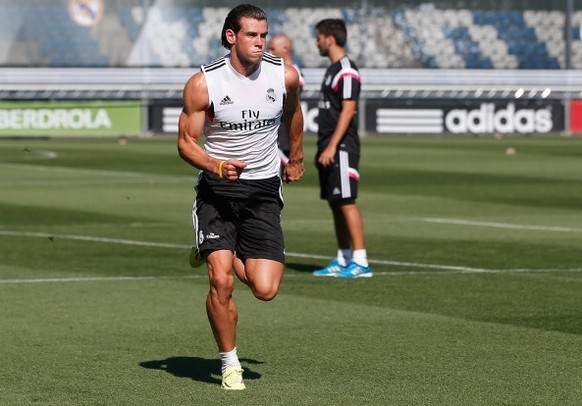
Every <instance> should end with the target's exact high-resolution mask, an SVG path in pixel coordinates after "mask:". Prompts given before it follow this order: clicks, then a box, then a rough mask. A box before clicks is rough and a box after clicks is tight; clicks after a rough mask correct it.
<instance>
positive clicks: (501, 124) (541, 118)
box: [445, 103, 554, 134]
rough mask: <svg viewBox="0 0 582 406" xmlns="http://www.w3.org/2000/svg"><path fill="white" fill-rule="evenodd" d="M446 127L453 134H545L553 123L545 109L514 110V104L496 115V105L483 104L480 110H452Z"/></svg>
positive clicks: (500, 110)
mask: <svg viewBox="0 0 582 406" xmlns="http://www.w3.org/2000/svg"><path fill="white" fill-rule="evenodd" d="M445 126H446V128H447V130H449V131H450V132H452V133H456V134H457V133H458V134H460V133H492V132H499V133H516V132H517V133H548V132H550V131H552V128H553V127H554V122H553V120H552V112H551V111H550V110H548V109H539V110H535V109H519V110H516V109H515V105H514V104H513V103H509V104H508V105H507V107H506V108H504V109H499V110H497V111H495V104H493V103H483V104H481V107H480V108H479V109H475V110H462V109H455V110H451V111H449V112H448V113H447V115H446V117H445Z"/></svg>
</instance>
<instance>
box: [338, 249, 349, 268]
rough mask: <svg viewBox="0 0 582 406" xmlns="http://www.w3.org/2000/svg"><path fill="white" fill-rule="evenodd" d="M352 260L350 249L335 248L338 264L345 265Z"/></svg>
mask: <svg viewBox="0 0 582 406" xmlns="http://www.w3.org/2000/svg"><path fill="white" fill-rule="evenodd" d="M351 260H352V250H349V249H348V250H344V249H338V250H337V262H339V264H340V265H341V266H346V265H347V264H349V263H350V261H351Z"/></svg>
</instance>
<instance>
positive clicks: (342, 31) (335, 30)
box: [315, 18, 348, 47]
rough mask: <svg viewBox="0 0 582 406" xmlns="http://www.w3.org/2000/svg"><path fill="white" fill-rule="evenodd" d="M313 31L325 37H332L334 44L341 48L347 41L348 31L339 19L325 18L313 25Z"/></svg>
mask: <svg viewBox="0 0 582 406" xmlns="http://www.w3.org/2000/svg"><path fill="white" fill-rule="evenodd" d="M315 31H316V32H318V33H321V34H323V35H325V36H326V37H328V36H332V37H333V38H334V39H335V43H336V44H338V45H339V46H340V47H343V46H344V45H345V44H346V41H347V40H348V31H347V29H346V23H345V22H344V20H342V19H340V18H326V19H325V20H321V21H320V22H318V23H317V24H315Z"/></svg>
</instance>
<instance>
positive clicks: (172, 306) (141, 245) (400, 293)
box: [0, 137, 582, 406]
mask: <svg viewBox="0 0 582 406" xmlns="http://www.w3.org/2000/svg"><path fill="white" fill-rule="evenodd" d="M508 147H513V148H515V150H516V153H515V154H514V155H507V154H506V153H505V151H506V149H507V148H508ZM313 153H314V142H313V139H312V138H309V139H307V140H306V157H307V159H306V161H307V162H306V168H307V173H306V177H305V178H304V180H302V181H301V182H300V183H297V184H292V185H288V186H286V188H285V200H286V207H285V210H284V213H283V225H284V229H285V232H286V243H287V252H288V264H287V270H286V276H285V280H284V281H283V285H282V287H281V292H280V294H279V296H278V297H277V298H276V300H274V301H273V302H270V303H262V302H259V301H257V300H256V299H254V298H253V297H252V295H251V293H250V292H249V291H248V290H247V289H246V288H245V287H244V286H242V285H241V284H239V285H237V288H236V290H235V297H236V300H237V302H238V304H239V309H240V319H239V337H238V347H239V355H240V356H241V357H242V363H243V367H244V368H245V376H246V384H247V390H246V391H242V392H236V393H232V392H225V391H222V390H221V389H220V385H219V368H220V366H219V362H218V360H217V353H216V348H215V344H214V341H213V338H212V335H211V332H210V328H209V325H208V321H207V319H206V314H205V309H204V301H205V296H206V291H207V280H206V275H205V271H203V270H193V269H190V268H189V267H188V265H187V255H188V247H189V245H190V242H191V240H192V231H191V225H190V208H191V203H192V199H193V184H194V180H195V174H196V171H195V170H193V169H192V168H189V167H188V166H187V165H186V164H185V163H183V162H182V161H181V160H180V159H179V158H178V157H177V154H176V150H175V143H174V140H173V139H171V140H170V139H148V140H130V141H129V143H128V144H127V145H120V144H118V143H117V142H116V140H32V139H30V140H2V141H0V174H1V176H0V190H1V192H0V308H1V309H2V310H1V311H0V360H1V362H2V364H1V368H0V404H2V405H235V404H240V405H358V406H359V405H579V404H580V403H581V402H582V400H581V399H582V361H581V357H580V349H581V348H582V311H581V309H582V249H581V248H582V216H581V210H582V163H581V162H582V139H579V138H562V137H553V138H550V137H548V138H545V137H540V138H537V137H519V138H518V137H515V138H504V139H495V138H493V137H488V138H483V137H466V138H461V137H458V138H442V137H418V138H417V137H390V138H372V137H370V138H366V139H365V140H364V141H363V160H362V163H361V168H360V172H361V175H362V185H361V189H360V199H359V203H360V207H361V208H362V211H363V214H364V221H365V226H366V236H367V244H368V252H369V257H370V258H371V262H372V266H373V269H374V272H375V276H374V277H373V278H370V279H358V280H339V279H325V278H324V279H323V280H322V279H319V278H314V277H312V276H311V274H310V272H311V270H312V269H313V268H314V267H316V266H319V265H323V264H325V263H326V262H327V261H328V259H329V257H330V256H331V255H332V254H334V253H335V249H336V248H335V244H334V238H333V234H332V223H331V215H330V213H329V209H328V208H327V205H326V204H325V203H324V202H322V201H320V200H319V199H318V189H317V186H316V176H315V170H314V167H313V164H312V156H313Z"/></svg>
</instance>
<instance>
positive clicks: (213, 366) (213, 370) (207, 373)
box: [139, 357, 263, 385]
mask: <svg viewBox="0 0 582 406" xmlns="http://www.w3.org/2000/svg"><path fill="white" fill-rule="evenodd" d="M240 361H241V364H242V366H243V368H244V374H243V376H244V379H245V380H247V379H248V380H255V379H260V378H261V374H260V373H258V372H255V371H253V370H251V369H250V368H249V367H248V365H258V364H263V362H261V361H257V360H254V359H248V358H242V359H241V360H240ZM139 366H141V367H143V368H147V369H157V370H160V371H166V372H167V373H169V374H172V375H174V376H175V377H178V378H189V379H192V380H194V381H198V382H205V383H212V384H218V385H220V383H221V372H220V360H218V359H205V358H198V357H170V358H166V359H163V360H154V361H144V362H140V363H139Z"/></svg>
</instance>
